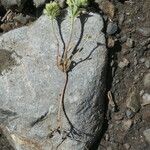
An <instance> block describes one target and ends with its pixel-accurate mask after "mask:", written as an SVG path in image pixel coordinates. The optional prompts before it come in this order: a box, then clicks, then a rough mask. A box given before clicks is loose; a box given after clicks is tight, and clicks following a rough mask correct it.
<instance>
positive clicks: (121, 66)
mask: <svg viewBox="0 0 150 150" xmlns="http://www.w3.org/2000/svg"><path fill="white" fill-rule="evenodd" d="M129 64H130V62H129V61H128V60H127V59H126V58H123V61H121V62H119V64H118V66H119V68H121V69H123V68H125V67H127V66H128V65H129Z"/></svg>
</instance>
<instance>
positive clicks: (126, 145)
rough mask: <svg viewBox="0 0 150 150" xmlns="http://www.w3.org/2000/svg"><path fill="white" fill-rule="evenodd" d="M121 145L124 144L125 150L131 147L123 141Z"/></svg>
mask: <svg viewBox="0 0 150 150" xmlns="http://www.w3.org/2000/svg"><path fill="white" fill-rule="evenodd" d="M123 146H124V147H125V149H127V150H128V149H129V148H130V147H131V146H130V144H129V143H125V144H124V145H123Z"/></svg>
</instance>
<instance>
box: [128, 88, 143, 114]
mask: <svg viewBox="0 0 150 150" xmlns="http://www.w3.org/2000/svg"><path fill="white" fill-rule="evenodd" d="M126 105H127V108H129V109H131V110H132V111H133V112H135V113H136V112H137V111H139V109H140V108H141V104H140V98H139V95H138V94H137V92H136V91H135V90H133V92H132V93H130V95H129V97H128V99H127V101H126Z"/></svg>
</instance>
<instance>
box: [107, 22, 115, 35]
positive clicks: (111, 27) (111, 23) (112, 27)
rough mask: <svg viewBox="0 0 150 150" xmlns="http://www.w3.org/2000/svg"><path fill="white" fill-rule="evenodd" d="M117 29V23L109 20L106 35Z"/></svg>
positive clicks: (113, 32)
mask: <svg viewBox="0 0 150 150" xmlns="http://www.w3.org/2000/svg"><path fill="white" fill-rule="evenodd" d="M117 30H118V25H117V23H116V22H109V23H108V25H107V30H106V32H107V34H108V35H113V34H115V33H116V32H117Z"/></svg>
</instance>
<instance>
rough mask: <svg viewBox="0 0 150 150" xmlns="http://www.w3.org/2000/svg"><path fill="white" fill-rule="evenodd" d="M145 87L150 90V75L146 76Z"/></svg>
mask: <svg viewBox="0 0 150 150" xmlns="http://www.w3.org/2000/svg"><path fill="white" fill-rule="evenodd" d="M144 87H146V88H150V73H148V74H146V75H145V76H144Z"/></svg>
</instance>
